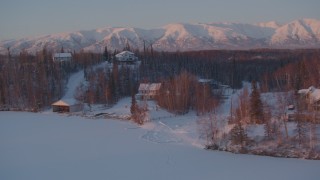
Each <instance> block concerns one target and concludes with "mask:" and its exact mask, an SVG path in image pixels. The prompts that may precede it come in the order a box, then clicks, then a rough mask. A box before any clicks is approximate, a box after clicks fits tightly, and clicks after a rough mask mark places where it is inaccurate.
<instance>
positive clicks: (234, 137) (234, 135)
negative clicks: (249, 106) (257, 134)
mask: <svg viewBox="0 0 320 180" xmlns="http://www.w3.org/2000/svg"><path fill="white" fill-rule="evenodd" d="M230 133H231V141H232V143H233V144H239V145H241V147H242V148H243V147H245V144H246V142H247V141H248V135H247V133H246V131H245V129H244V128H243V126H242V124H241V122H240V121H238V122H237V124H235V126H234V127H233V128H232V129H231V132H230Z"/></svg>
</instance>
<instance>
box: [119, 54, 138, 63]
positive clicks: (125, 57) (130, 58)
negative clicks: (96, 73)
mask: <svg viewBox="0 0 320 180" xmlns="http://www.w3.org/2000/svg"><path fill="white" fill-rule="evenodd" d="M115 57H116V60H117V61H119V62H129V63H130V62H136V61H137V60H138V57H137V56H135V55H134V53H133V52H130V51H122V52H121V53H119V54H116V56H115Z"/></svg>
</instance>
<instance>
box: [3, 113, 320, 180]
mask: <svg viewBox="0 0 320 180" xmlns="http://www.w3.org/2000/svg"><path fill="white" fill-rule="evenodd" d="M163 128H164V129H163V130H161V128H157V130H158V131H159V133H165V132H166V130H165V128H166V127H163ZM154 133H155V131H152V128H150V129H144V128H139V127H137V126H136V125H135V124H132V123H130V122H126V121H116V120H103V119H100V120H99V119H98V120H88V119H83V118H81V117H76V116H69V117H68V116H66V115H58V114H52V113H47V114H45V113H26V112H0V179H1V180H82V179H83V180H88V179H92V180H100V179H104V180H105V179H112V180H116V179H123V180H125V179H128V180H129V179H130V180H144V179H149V180H151V179H152V180H160V179H163V180H168V179H177V180H178V179H183V180H188V179H190V180H191V179H192V180H206V179H219V180H223V179H237V180H239V179H244V180H250V179H253V180H257V179H259V180H270V179H272V180H275V179H279V180H280V179H281V180H284V179H288V180H295V179H297V180H298V179H299V180H300V179H308V180H318V179H319V178H320V171H319V167H320V161H310V160H301V159H284V158H272V157H259V156H253V155H236V154H231V153H226V152H215V151H206V150H203V149H201V148H198V147H195V146H191V145H189V144H187V143H184V141H179V140H177V139H174V140H172V141H171V142H170V143H153V142H150V141H149V140H150V138H149V139H148V138H147V136H148V134H149V135H150V134H151V135H150V136H149V137H155V136H154V135H155V134H154ZM158 135H159V134H158ZM162 135H164V134H162ZM143 136H145V137H144V138H143ZM158 137H160V139H162V140H166V137H165V136H158ZM162 137H163V138H162ZM146 138H147V139H148V140H146Z"/></svg>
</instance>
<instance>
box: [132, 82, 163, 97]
mask: <svg viewBox="0 0 320 180" xmlns="http://www.w3.org/2000/svg"><path fill="white" fill-rule="evenodd" d="M160 87H161V83H141V84H140V86H139V90H138V91H139V93H138V94H137V98H138V99H144V100H148V99H154V98H155V97H156V96H157V95H158V94H159V91H160Z"/></svg>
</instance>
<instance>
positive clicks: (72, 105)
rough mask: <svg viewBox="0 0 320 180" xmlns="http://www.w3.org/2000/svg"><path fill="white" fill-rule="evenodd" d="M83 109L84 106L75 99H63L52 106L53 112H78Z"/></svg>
mask: <svg viewBox="0 0 320 180" xmlns="http://www.w3.org/2000/svg"><path fill="white" fill-rule="evenodd" d="M82 109H83V105H82V104H81V103H79V102H77V101H76V100H75V99H61V100H59V101H57V102H55V103H53V104H52V111H53V112H78V111H81V110H82Z"/></svg>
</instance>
